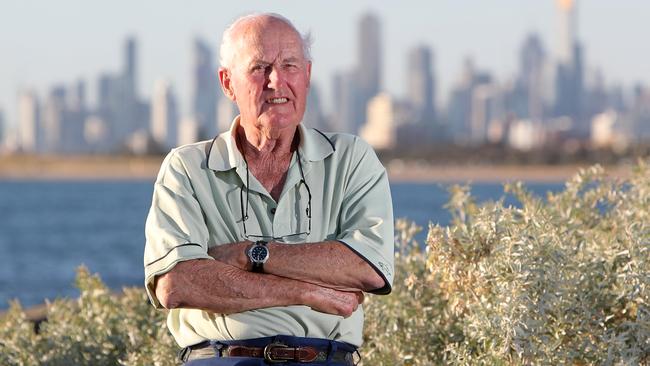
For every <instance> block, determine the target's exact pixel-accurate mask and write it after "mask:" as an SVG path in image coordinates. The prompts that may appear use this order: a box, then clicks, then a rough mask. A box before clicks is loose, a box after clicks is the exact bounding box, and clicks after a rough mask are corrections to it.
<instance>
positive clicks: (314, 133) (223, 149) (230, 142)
mask: <svg viewBox="0 0 650 366" xmlns="http://www.w3.org/2000/svg"><path fill="white" fill-rule="evenodd" d="M239 118H240V116H237V117H235V119H234V120H233V122H232V124H231V125H230V130H229V131H226V132H224V133H222V134H220V135H218V136H217V137H215V138H214V140H212V144H211V146H210V149H209V150H208V168H210V169H212V170H216V171H226V170H230V169H233V168H236V167H238V166H243V165H244V164H245V163H244V158H243V156H242V154H241V152H240V151H239V149H238V148H237V142H236V141H235V136H236V131H237V127H238V126H239ZM298 133H299V134H300V146H298V150H299V151H300V155H302V157H303V158H302V159H303V160H304V161H320V160H323V159H325V158H326V157H328V156H330V155H331V154H332V153H333V152H334V151H335V150H336V149H335V148H334V143H333V142H332V141H331V140H330V139H329V137H327V136H325V134H323V133H322V132H320V131H318V130H316V129H313V128H307V127H305V126H304V125H303V124H302V123H300V124H299V125H298Z"/></svg>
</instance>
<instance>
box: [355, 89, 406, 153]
mask: <svg viewBox="0 0 650 366" xmlns="http://www.w3.org/2000/svg"><path fill="white" fill-rule="evenodd" d="M367 115H368V121H367V122H366V124H365V125H364V126H363V127H362V128H361V131H360V136H361V138H362V139H364V140H365V141H366V142H368V143H369V144H370V145H371V146H372V147H373V148H375V149H378V150H387V149H393V148H395V147H396V145H397V125H398V123H399V122H398V121H396V111H395V104H394V102H393V99H392V98H391V96H390V95H388V94H386V93H381V94H379V95H377V96H375V97H374V98H372V99H371V100H370V102H369V103H368V112H367Z"/></svg>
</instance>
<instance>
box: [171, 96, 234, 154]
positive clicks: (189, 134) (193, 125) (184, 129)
mask: <svg viewBox="0 0 650 366" xmlns="http://www.w3.org/2000/svg"><path fill="white" fill-rule="evenodd" d="M223 99H226V98H223ZM220 111H221V110H220ZM197 141H199V124H198V122H196V120H195V119H194V118H192V117H186V118H183V119H182V120H181V123H180V124H179V125H178V145H179V146H182V145H187V144H193V143H195V142H197Z"/></svg>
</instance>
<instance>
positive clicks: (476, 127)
mask: <svg viewBox="0 0 650 366" xmlns="http://www.w3.org/2000/svg"><path fill="white" fill-rule="evenodd" d="M502 115H503V109H502V105H501V100H500V93H499V90H498V88H497V87H496V86H495V85H493V84H482V85H478V86H476V87H475V88H473V90H472V104H471V114H470V131H469V140H470V142H471V143H472V144H474V145H481V144H485V143H486V142H488V129H489V127H490V124H491V123H493V122H495V121H498V119H499V118H500V117H501V116H502Z"/></svg>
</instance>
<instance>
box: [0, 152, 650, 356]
mask: <svg viewBox="0 0 650 366" xmlns="http://www.w3.org/2000/svg"><path fill="white" fill-rule="evenodd" d="M506 191H507V192H510V193H511V194H512V195H514V197H516V198H517V199H518V201H519V202H520V205H518V206H517V207H510V206H505V205H504V204H503V200H501V201H498V202H492V203H486V204H482V205H477V204H476V203H475V202H474V200H473V199H472V197H471V195H470V194H469V188H468V187H460V186H456V187H453V188H452V189H451V198H450V201H449V203H448V209H449V210H450V212H451V213H452V217H453V222H452V224H451V225H450V226H449V227H440V226H436V225H430V227H429V233H428V237H427V243H426V250H424V251H423V250H421V249H420V246H419V244H418V243H416V242H415V241H414V240H413V237H414V235H415V233H416V232H417V231H418V230H420V228H418V227H417V226H416V225H414V224H413V223H410V222H408V221H406V220H398V222H397V245H398V253H397V258H396V277H395V285H394V289H393V294H392V295H390V296H372V297H368V298H367V300H366V304H365V310H366V313H367V317H366V325H365V330H364V335H365V340H366V343H365V345H364V347H363V349H362V354H363V355H364V360H363V364H364V365H366V366H369V365H447V364H449V365H559V364H574V365H588V364H604V365H639V364H642V365H643V364H648V363H649V361H650V307H649V300H650V299H649V297H650V291H649V286H650V258H649V257H650V169H648V167H647V166H646V165H645V164H644V163H639V165H638V166H637V168H636V169H635V171H634V172H633V174H632V175H631V177H630V178H629V179H627V180H624V181H614V180H611V179H606V177H605V175H604V172H603V171H602V169H601V168H599V167H597V166H596V167H593V168H590V169H588V170H586V171H582V172H580V173H579V174H578V175H576V176H575V177H574V178H573V179H571V180H570V181H568V182H567V183H566V188H565V189H564V191H562V192H560V193H557V194H549V195H548V197H546V200H543V199H540V198H538V197H535V196H534V195H532V194H530V193H529V192H527V191H526V190H525V188H524V187H523V185H521V184H512V185H506ZM77 286H78V287H79V289H80V291H81V297H80V298H79V299H78V300H70V299H62V300H56V301H54V302H53V303H50V304H48V320H47V322H44V323H42V325H41V329H40V332H39V333H38V334H35V333H34V332H33V325H32V324H31V323H30V322H29V321H28V320H27V319H26V317H25V315H24V313H23V311H22V309H21V308H20V305H19V304H18V303H13V304H12V305H11V308H10V310H9V312H8V313H7V314H6V315H5V316H3V317H2V319H0V365H118V364H121V365H161V366H162V365H176V364H178V363H177V361H176V357H175V353H176V351H177V346H176V344H175V343H174V341H173V339H172V338H171V336H170V335H169V332H168V331H167V329H166V327H165V315H166V314H165V312H162V311H155V310H154V309H153V308H152V307H151V306H150V305H149V303H148V301H147V299H146V295H145V294H144V291H143V290H142V289H125V291H124V294H123V295H122V296H115V295H111V294H110V292H109V291H108V290H107V289H106V287H105V286H104V284H102V283H101V281H100V280H99V278H98V277H97V276H91V275H90V274H89V273H88V271H87V270H86V269H84V268H81V269H80V270H79V273H78V276H77Z"/></svg>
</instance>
